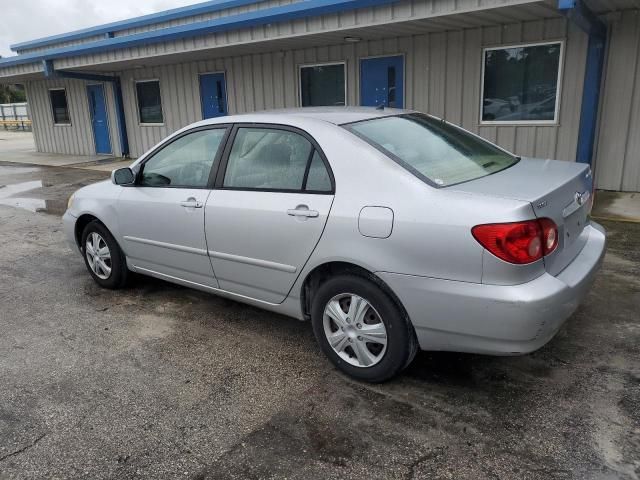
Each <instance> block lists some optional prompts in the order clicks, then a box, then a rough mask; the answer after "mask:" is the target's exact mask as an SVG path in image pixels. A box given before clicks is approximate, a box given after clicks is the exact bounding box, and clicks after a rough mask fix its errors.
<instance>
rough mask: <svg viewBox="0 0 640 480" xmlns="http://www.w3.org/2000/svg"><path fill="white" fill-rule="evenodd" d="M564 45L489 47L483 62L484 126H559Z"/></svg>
mask: <svg viewBox="0 0 640 480" xmlns="http://www.w3.org/2000/svg"><path fill="white" fill-rule="evenodd" d="M562 46H563V44H562V42H552V43H541V44H536V45H522V46H513V47H499V48H487V49H485V50H484V59H483V62H484V63H483V84H482V85H483V86H482V105H481V121H482V122H483V123H529V124H536V123H543V124H544V123H548V124H550V123H556V122H557V121H558V104H559V93H560V70H561V64H562Z"/></svg>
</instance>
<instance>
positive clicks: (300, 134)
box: [64, 108, 605, 382]
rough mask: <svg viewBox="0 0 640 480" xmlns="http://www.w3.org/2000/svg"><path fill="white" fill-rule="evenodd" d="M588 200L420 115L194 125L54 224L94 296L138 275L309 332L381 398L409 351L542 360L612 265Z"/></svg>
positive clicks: (274, 116) (575, 167)
mask: <svg viewBox="0 0 640 480" xmlns="http://www.w3.org/2000/svg"><path fill="white" fill-rule="evenodd" d="M592 191H593V179H592V174H591V170H590V168H589V166H588V165H584V164H580V163H573V162H559V161H553V160H538V159H530V158H519V157H517V156H514V155H512V154H510V153H508V152H506V151H504V150H502V149H501V148H499V147H497V146H495V145H493V144H491V143H488V142H486V141H485V140H482V139H481V138H479V137H477V136H476V135H473V134H471V133H469V132H467V131H465V130H462V129H461V128H459V127H456V126H454V125H452V124H450V123H448V122H446V121H444V120H441V119H438V118H434V117H432V116H428V115H425V114H421V113H418V112H411V111H404V110H392V109H384V110H378V109H366V108H324V109H298V110H286V111H275V112H264V113H255V114H247V115H237V116H229V117H222V118H217V119H211V120H205V121H202V122H198V123H195V124H193V125H190V126H188V127H186V128H184V129H182V130H180V131H178V132H176V133H175V134H173V135H171V136H170V137H169V138H167V139H166V140H164V141H163V142H162V143H160V144H159V145H157V146H156V147H154V148H153V149H151V150H150V151H149V152H148V153H146V154H145V155H143V156H142V157H140V158H139V159H138V160H137V161H135V162H134V163H133V164H132V165H131V167H130V168H122V169H119V170H116V171H114V172H113V173H112V176H111V181H106V182H101V183H97V184H95V185H90V186H88V187H85V188H82V189H80V190H78V191H77V192H76V193H75V194H74V195H73V196H72V197H71V198H70V200H69V207H68V210H67V212H66V213H65V215H64V224H65V231H66V234H67V236H68V238H69V242H70V243H71V245H73V248H74V249H77V250H79V252H80V253H81V254H82V256H83V258H84V260H85V263H86V266H87V269H88V271H89V273H90V274H91V276H92V277H93V279H94V280H95V281H96V282H97V283H98V284H99V285H101V286H103V287H106V288H119V287H122V286H124V285H125V283H126V281H127V277H128V274H129V272H137V273H141V274H145V275H151V276H153V277H157V278H161V279H164V280H167V281H170V282H174V283H177V284H181V285H185V286H188V287H193V288H197V289H200V290H204V291H207V292H212V293H215V294H218V295H222V296H225V297H228V298H232V299H235V300H238V301H241V302H245V303H248V304H251V305H254V306H257V307H261V308H264V309H267V310H271V311H274V312H279V313H282V314H284V315H288V316H291V317H295V318H298V319H301V320H310V321H311V324H312V326H313V330H314V333H315V336H316V338H317V340H318V343H319V345H320V348H321V349H322V350H323V352H324V353H325V354H326V355H327V356H328V357H329V359H330V360H331V361H332V362H333V363H334V364H335V365H336V366H337V367H338V368H339V369H340V370H342V371H343V372H345V373H347V374H348V375H351V376H353V377H356V378H358V379H362V380H367V381H374V382H378V381H383V380H386V379H388V378H390V377H392V376H394V375H396V374H397V373H398V372H400V371H401V370H402V369H403V368H405V367H406V366H407V365H408V364H409V363H410V362H411V360H412V359H413V357H414V355H415V354H416V351H417V350H418V348H420V349H423V350H453V351H464V352H475V353H485V354H497V355H513V354H523V353H527V352H531V351H533V350H536V349H537V348H540V347H541V346H542V345H544V344H545V343H546V342H548V341H549V340H550V339H551V338H552V337H553V336H554V335H555V333H556V332H557V331H558V329H559V328H560V327H561V325H562V323H563V322H564V321H565V320H566V319H567V318H568V317H569V316H570V315H571V314H572V312H573V311H574V310H575V309H576V308H577V306H578V304H579V302H580V301H581V299H582V298H583V297H584V296H585V294H586V292H587V290H588V288H589V286H590V284H591V281H592V280H593V277H594V275H595V272H596V271H597V269H598V267H599V265H600V263H601V260H602V258H603V256H604V251H605V233H604V230H603V229H602V227H600V226H599V225H597V224H596V223H594V222H592V221H590V220H589V216H588V214H589V211H590V208H591V203H592V199H593V195H592Z"/></svg>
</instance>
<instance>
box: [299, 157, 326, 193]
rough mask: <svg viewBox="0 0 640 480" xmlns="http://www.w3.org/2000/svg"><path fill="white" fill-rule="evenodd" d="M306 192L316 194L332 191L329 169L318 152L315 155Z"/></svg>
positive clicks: (308, 176)
mask: <svg viewBox="0 0 640 480" xmlns="http://www.w3.org/2000/svg"><path fill="white" fill-rule="evenodd" d="M305 190H310V191H315V192H330V191H331V178H330V177H329V172H327V168H326V167H325V166H324V162H323V161H322V158H320V154H318V152H314V153H313V158H312V159H311V165H310V166H309V174H308V175H307V185H306V188H305Z"/></svg>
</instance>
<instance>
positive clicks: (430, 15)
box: [54, 0, 557, 69]
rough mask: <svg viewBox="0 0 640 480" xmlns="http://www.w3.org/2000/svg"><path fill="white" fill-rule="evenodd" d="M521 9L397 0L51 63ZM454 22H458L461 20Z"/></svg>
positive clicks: (498, 0) (482, 2)
mask: <svg viewBox="0 0 640 480" xmlns="http://www.w3.org/2000/svg"><path fill="white" fill-rule="evenodd" d="M522 5H526V6H540V5H544V4H541V3H540V2H539V1H538V0H456V1H452V0H402V1H399V2H398V3H395V4H393V5H382V6H377V7H372V8H362V9H357V10H352V11H346V12H342V13H335V14H328V15H321V16H318V17H313V18H308V19H298V20H293V21H287V22H279V23H274V24H271V25H264V26H257V27H253V28H243V29H238V30H234V31H230V32H219V33H215V34H211V35H204V36H201V37H197V38H187V39H180V40H175V41H168V42H162V43H154V44H149V45H144V46H140V47H132V48H125V49H121V50H119V51H118V52H103V53H97V54H89V55H80V56H77V57H71V58H64V59H59V60H56V61H55V62H54V64H55V67H56V68H57V69H66V68H78V67H83V66H87V65H96V64H104V63H109V62H112V61H114V60H137V59H143V58H148V57H154V56H157V55H167V54H171V53H181V52H184V53H190V52H194V51H196V50H207V49H216V48H221V47H228V46H233V45H241V44H251V43H256V42H261V41H269V40H276V39H286V38H292V40H293V45H295V42H296V41H297V40H296V39H295V37H303V36H307V35H311V34H318V33H327V32H336V31H341V30H349V29H353V28H363V27H374V26H382V28H388V27H389V26H393V25H394V24H397V23H401V22H407V21H418V20H421V19H435V18H439V19H440V20H441V22H445V23H446V22H447V21H452V22H453V23H454V24H455V21H454V20H453V19H452V18H451V17H449V16H450V15H456V14H460V13H466V12H475V11H478V12H480V11H481V12H482V14H483V15H484V16H485V17H487V18H491V16H492V15H495V19H496V20H497V21H500V19H502V21H504V20H505V19H509V18H513V17H511V16H510V15H517V14H519V13H518V12H517V10H514V11H513V12H509V13H505V15H500V14H499V13H498V12H499V11H500V10H501V9H502V8H503V7H514V8H515V9H517V8H519V7H520V6H522ZM540 8H542V7H540ZM541 12H544V13H546V14H547V15H551V14H552V12H553V10H547V9H543V10H542V11H541ZM556 14H557V13H556ZM440 17H442V18H440ZM457 18H458V19H463V18H464V17H462V16H460V17H457ZM507 21H508V20H507ZM462 23H464V22H462ZM452 28H459V27H452ZM212 55H214V54H212Z"/></svg>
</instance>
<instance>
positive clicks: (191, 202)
mask: <svg viewBox="0 0 640 480" xmlns="http://www.w3.org/2000/svg"><path fill="white" fill-rule="evenodd" d="M180 205H181V206H183V207H186V208H202V206H203V204H202V202H198V201H197V200H196V199H195V198H193V197H191V198H187V199H186V200H185V201H184V202H180Z"/></svg>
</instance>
